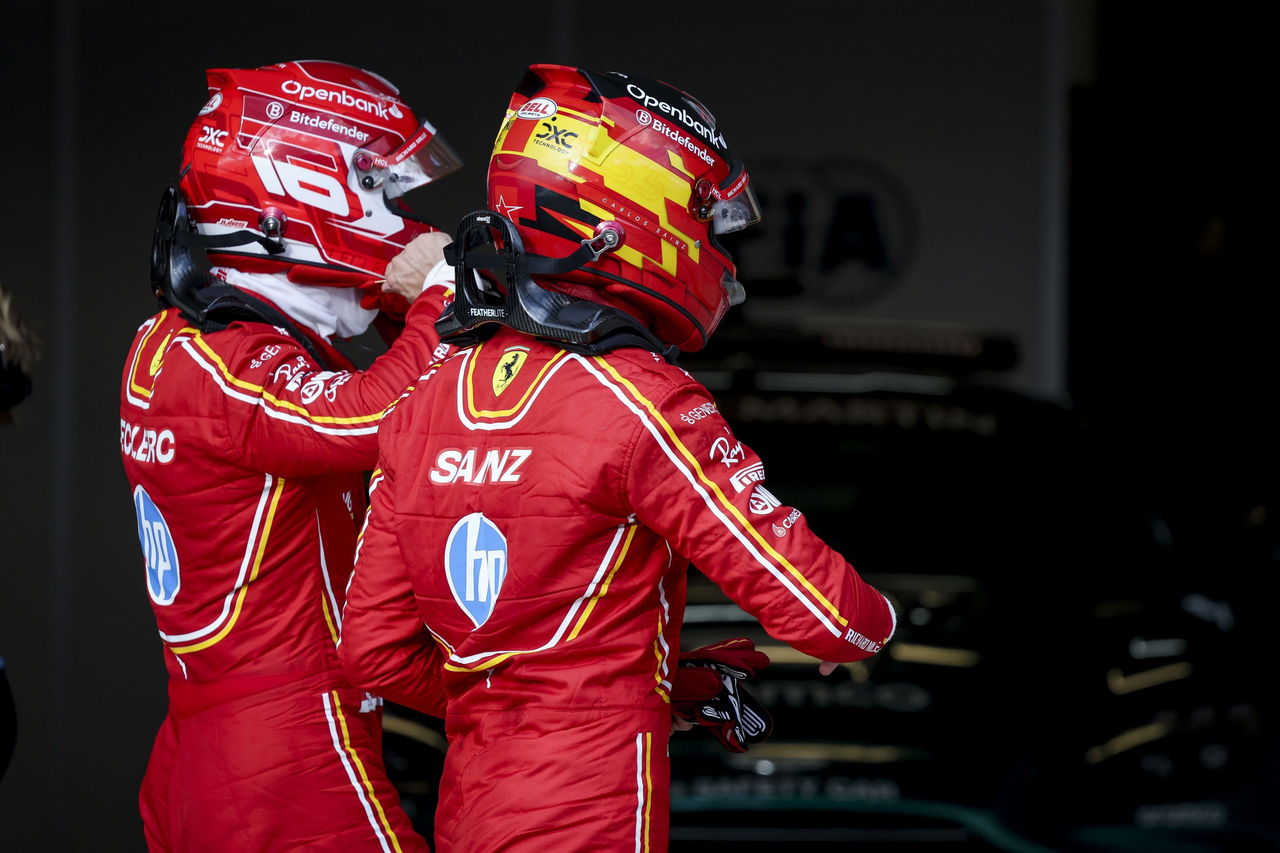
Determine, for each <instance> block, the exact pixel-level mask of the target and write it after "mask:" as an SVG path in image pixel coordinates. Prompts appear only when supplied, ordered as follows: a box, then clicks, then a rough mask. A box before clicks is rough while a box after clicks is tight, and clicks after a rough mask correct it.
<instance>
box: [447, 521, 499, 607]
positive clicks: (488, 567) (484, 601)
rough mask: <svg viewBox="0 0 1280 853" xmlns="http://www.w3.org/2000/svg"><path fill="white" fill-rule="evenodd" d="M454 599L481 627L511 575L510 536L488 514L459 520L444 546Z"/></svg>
mask: <svg viewBox="0 0 1280 853" xmlns="http://www.w3.org/2000/svg"><path fill="white" fill-rule="evenodd" d="M444 566H445V575H446V576H447V578H448V580H449V589H450V591H451V592H453V600H454V601H456V602H458V606H459V607H461V608H462V611H463V612H464V613H466V614H467V618H469V619H470V620H471V621H472V623H473V624H474V625H475V626H476V627H477V628H479V627H480V626H481V625H483V624H484V623H485V622H487V621H489V617H490V616H492V615H493V609H494V607H495V606H497V603H498V593H499V592H501V591H502V582H503V580H505V579H506V576H507V537H505V536H503V535H502V531H501V530H499V529H498V528H497V525H495V524H494V523H493V522H492V521H490V520H489V519H487V518H485V516H484V513H480V512H473V513H471V514H470V515H467V516H463V517H462V518H460V519H458V523H457V524H455V525H454V526H453V530H451V531H450V532H449V539H448V541H447V542H446V543H445V546H444Z"/></svg>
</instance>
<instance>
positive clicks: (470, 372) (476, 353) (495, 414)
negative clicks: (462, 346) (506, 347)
mask: <svg viewBox="0 0 1280 853" xmlns="http://www.w3.org/2000/svg"><path fill="white" fill-rule="evenodd" d="M483 347H484V344H483V343H479V344H476V346H475V349H473V350H472V352H471V354H470V355H469V356H468V357H467V411H468V412H470V413H471V417H473V418H506V417H510V416H511V415H514V414H516V413H517V412H519V411H520V410H521V409H523V408H524V407H525V405H526V404H527V403H528V402H529V398H530V397H531V396H532V395H533V393H534V392H535V391H537V390H538V386H539V385H541V384H542V379H543V377H544V376H546V375H547V371H548V370H550V369H551V367H552V365H554V364H555V363H556V362H558V361H559V360H560V359H561V358H563V357H564V356H565V355H566V352H565V351H564V350H561V351H560V352H558V353H556V354H555V355H553V356H552V357H551V358H550V359H548V360H547V363H546V364H544V365H542V369H540V370H539V371H538V375H537V376H535V377H534V378H533V381H532V382H530V383H529V387H528V388H526V389H525V392H524V395H523V396H522V397H521V398H520V399H519V400H518V401H517V402H516V404H515V405H514V406H512V407H511V408H510V409H501V410H489V409H477V408H476V406H475V381H474V380H475V372H476V362H478V361H479V360H480V350H481V349H482V348H483Z"/></svg>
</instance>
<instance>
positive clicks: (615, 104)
mask: <svg viewBox="0 0 1280 853" xmlns="http://www.w3.org/2000/svg"><path fill="white" fill-rule="evenodd" d="M488 189H489V206H490V207H491V208H492V209H493V210H496V211H498V212H499V213H501V214H502V215H504V216H506V217H508V218H509V219H511V220H512V222H514V223H515V225H516V227H517V228H518V229H519V230H520V234H521V238H522V239H523V241H524V244H525V248H526V250H527V251H529V252H531V253H534V254H539V255H546V256H550V257H564V256H565V255H568V254H570V253H571V252H573V251H574V250H575V249H576V248H577V247H578V245H579V244H580V243H581V241H582V240H583V239H585V238H590V237H592V236H594V235H595V233H596V231H597V229H598V228H599V227H600V226H601V224H602V223H604V222H609V221H612V222H614V223H617V224H618V225H620V226H621V227H622V229H623V232H624V235H623V236H624V239H623V241H622V245H621V247H620V248H618V249H616V250H613V251H610V252H608V253H606V254H604V255H603V256H601V257H600V258H599V259H598V260H596V261H594V262H592V263H589V264H587V265H586V266H585V267H583V268H582V269H581V270H579V271H577V272H575V273H570V274H568V275H564V276H559V277H557V278H556V279H555V280H545V279H540V281H541V283H542V284H543V285H544V286H547V287H550V288H552V289H556V290H560V291H563V292H566V293H569V294H571V295H574V296H578V297H581V298H585V299H590V300H593V301H596V302H604V303H607V304H610V305H614V306H616V307H619V308H621V309H623V310H625V311H628V312H630V313H632V314H634V315H636V316H637V317H638V318H640V319H641V320H642V321H644V322H645V323H646V324H647V325H648V326H649V329H650V330H651V331H652V332H653V333H654V334H655V335H657V336H658V338H660V339H661V340H662V341H664V342H665V343H668V344H673V345H675V346H677V347H679V348H680V349H683V350H696V349H700V348H701V347H703V346H704V345H705V344H706V341H707V338H708V337H709V336H710V335H711V333H712V332H713V331H714V330H715V328H716V326H717V324H718V323H719V322H720V320H721V318H722V317H723V316H724V313H725V311H726V309H727V308H728V307H729V305H730V302H731V299H732V298H733V290H732V289H731V288H730V287H728V286H727V283H728V282H731V283H732V285H733V287H734V288H740V286H739V285H737V282H736V280H734V278H733V276H734V274H735V272H736V270H735V267H734V264H733V261H732V259H731V258H730V257H729V255H728V254H727V253H726V252H724V251H723V250H722V249H721V248H720V247H719V246H718V245H716V244H715V240H714V235H713V233H712V227H711V226H712V214H711V207H712V205H713V204H715V203H717V202H718V201H719V199H720V198H721V197H722V196H723V197H725V198H730V197H734V196H740V197H742V198H746V197H747V196H749V195H750V190H749V189H748V180H747V176H746V171H745V170H744V169H743V168H742V165H741V163H740V162H738V161H736V160H735V159H733V157H732V156H731V155H730V153H729V149H728V146H727V145H726V144H725V141H724V136H723V135H722V134H721V133H720V131H719V130H718V129H717V128H716V121H715V118H714V117H713V116H712V115H711V113H710V112H708V111H707V109H706V108H705V107H704V106H702V104H700V103H699V102H698V101H696V100H695V99H694V98H693V97H691V96H690V95H688V94H687V93H685V92H682V91H680V90H679V89H676V88H674V87H671V86H669V85H667V84H665V83H661V82H658V81H654V80H648V79H644V78H639V77H628V76H626V75H622V74H615V73H608V74H600V73H595V72H590V71H586V70H583V69H578V68H570V67H566V66H561V65H534V66H531V67H530V68H529V72H528V74H527V76H526V77H525V80H524V82H523V84H522V85H521V86H520V88H519V89H518V90H517V91H516V93H515V94H514V95H512V98H511V102H510V106H509V107H508V110H507V115H506V120H505V121H504V122H503V125H502V128H501V130H500V131H499V132H498V137H497V140H496V141H495V143H494V149H493V155H492V157H491V159H490V161H489V174H488ZM752 201H753V203H754V197H753V196H752ZM753 209H754V210H756V211H757V212H758V208H754V207H753ZM739 227H740V226H739ZM739 292H740V291H739Z"/></svg>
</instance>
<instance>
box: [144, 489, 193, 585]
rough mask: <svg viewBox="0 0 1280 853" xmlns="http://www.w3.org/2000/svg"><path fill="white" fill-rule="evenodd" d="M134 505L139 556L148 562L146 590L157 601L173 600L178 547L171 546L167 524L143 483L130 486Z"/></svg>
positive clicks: (178, 581)
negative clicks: (133, 487)
mask: <svg viewBox="0 0 1280 853" xmlns="http://www.w3.org/2000/svg"><path fill="white" fill-rule="evenodd" d="M133 506H134V509H135V510H137V512H138V541H139V542H141V543H142V556H143V558H144V560H145V562H146V566H147V592H148V593H149V594H150V595H151V600H152V601H154V602H155V603H156V604H159V605H161V606H165V605H169V604H173V600H174V598H176V597H177V595H178V590H179V589H180V588H181V587H182V578H181V576H180V574H179V572H178V551H177V549H176V548H174V547H173V537H172V536H170V535H169V525H168V523H167V522H166V521H165V520H164V515H162V514H161V512H160V508H159V507H158V506H156V504H155V501H153V500H151V496H150V495H148V494H147V490H146V489H144V488H142V486H138V487H137V488H136V489H134V490H133Z"/></svg>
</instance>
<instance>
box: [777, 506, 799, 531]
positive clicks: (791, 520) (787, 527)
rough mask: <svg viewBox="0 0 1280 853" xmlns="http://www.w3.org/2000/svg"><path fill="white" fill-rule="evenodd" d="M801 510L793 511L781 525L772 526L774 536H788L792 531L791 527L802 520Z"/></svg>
mask: <svg viewBox="0 0 1280 853" xmlns="http://www.w3.org/2000/svg"><path fill="white" fill-rule="evenodd" d="M800 515H801V513H800V510H798V509H793V510H791V513H790V514H789V515H788V516H787V517H786V518H784V519H782V523H781V524H774V525H771V527H773V535H774V536H786V535H787V533H789V532H790V531H791V526H792V525H793V524H795V523H796V522H797V521H799V520H800Z"/></svg>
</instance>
